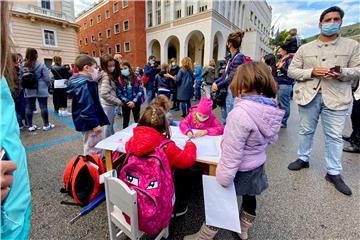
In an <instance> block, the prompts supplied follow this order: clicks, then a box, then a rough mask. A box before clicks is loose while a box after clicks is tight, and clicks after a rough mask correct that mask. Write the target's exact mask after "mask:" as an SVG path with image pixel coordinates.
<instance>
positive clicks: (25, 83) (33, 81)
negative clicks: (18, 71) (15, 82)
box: [21, 67, 38, 89]
mask: <svg viewBox="0 0 360 240" xmlns="http://www.w3.org/2000/svg"><path fill="white" fill-rule="evenodd" d="M21 86H22V87H23V88H26V89H37V88H38V80H37V78H36V75H35V71H31V70H30V69H29V68H28V67H24V72H23V75H22V76H21Z"/></svg>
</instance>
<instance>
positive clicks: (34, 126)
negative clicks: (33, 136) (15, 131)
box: [28, 125, 37, 132]
mask: <svg viewBox="0 0 360 240" xmlns="http://www.w3.org/2000/svg"><path fill="white" fill-rule="evenodd" d="M36 129H37V126H36V125H32V126H31V127H29V128H28V130H29V132H34V131H36Z"/></svg>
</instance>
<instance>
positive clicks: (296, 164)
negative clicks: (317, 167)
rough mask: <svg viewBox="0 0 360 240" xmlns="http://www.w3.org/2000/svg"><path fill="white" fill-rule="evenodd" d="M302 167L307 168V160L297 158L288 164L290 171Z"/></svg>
mask: <svg viewBox="0 0 360 240" xmlns="http://www.w3.org/2000/svg"><path fill="white" fill-rule="evenodd" d="M302 168H309V162H305V161H303V160H301V159H299V158H298V159H296V161H295V162H292V163H290V164H289V166H288V169H289V170H292V171H298V170H301V169H302Z"/></svg>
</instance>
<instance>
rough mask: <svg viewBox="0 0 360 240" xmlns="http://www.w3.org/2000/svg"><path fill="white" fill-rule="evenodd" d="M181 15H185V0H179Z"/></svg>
mask: <svg viewBox="0 0 360 240" xmlns="http://www.w3.org/2000/svg"><path fill="white" fill-rule="evenodd" d="M181 17H182V18H183V17H186V0H181Z"/></svg>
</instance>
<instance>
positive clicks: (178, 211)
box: [171, 203, 188, 218]
mask: <svg viewBox="0 0 360 240" xmlns="http://www.w3.org/2000/svg"><path fill="white" fill-rule="evenodd" d="M187 211H188V205H187V204H184V203H179V204H177V203H175V206H174V210H173V213H172V214H171V217H172V218H174V217H180V216H182V215H185V213H187Z"/></svg>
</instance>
